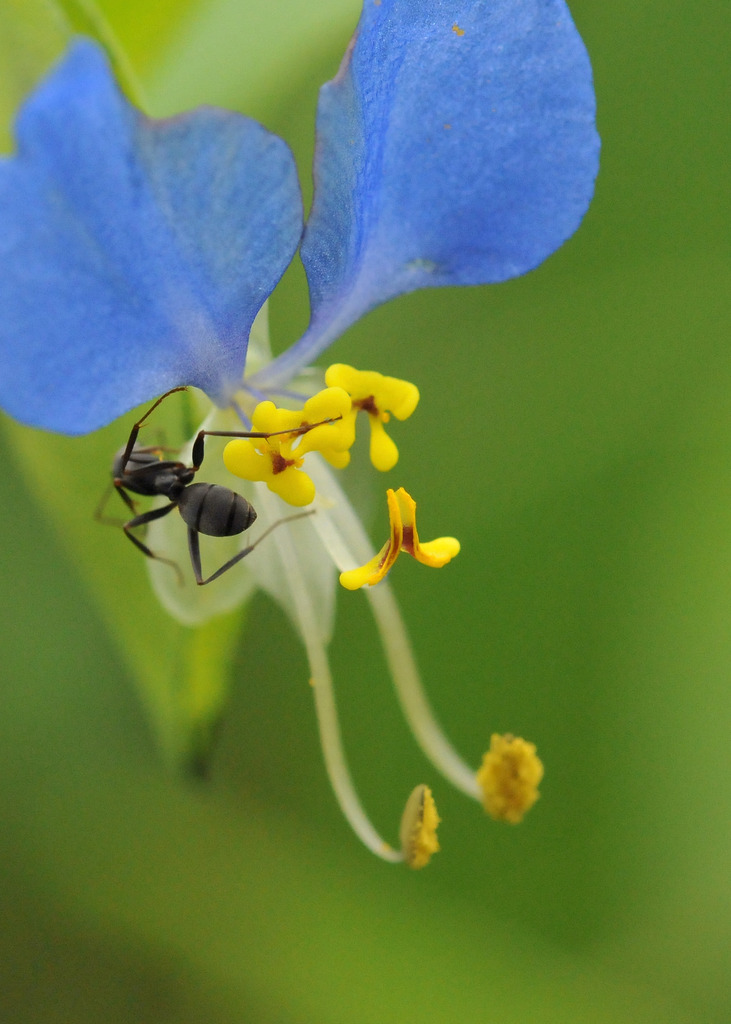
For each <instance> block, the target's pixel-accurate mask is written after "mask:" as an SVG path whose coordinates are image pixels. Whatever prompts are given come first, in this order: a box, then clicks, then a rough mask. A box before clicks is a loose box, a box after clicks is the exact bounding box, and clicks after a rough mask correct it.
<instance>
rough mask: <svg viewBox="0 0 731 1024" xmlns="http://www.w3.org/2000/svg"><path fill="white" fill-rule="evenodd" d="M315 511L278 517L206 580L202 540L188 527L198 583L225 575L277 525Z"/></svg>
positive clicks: (309, 514)
mask: <svg viewBox="0 0 731 1024" xmlns="http://www.w3.org/2000/svg"><path fill="white" fill-rule="evenodd" d="M314 512H315V510H314V509H310V510H309V511H308V512H297V513H296V515H293V516H285V518H284V519H278V520H277V521H276V523H272V525H271V526H270V527H269V528H268V529H266V530H265V531H264V533H262V535H261V537H258V538H257V539H256V540H255V541H254V543H253V544H250V545H249V546H248V547H247V548H243V549H242V550H241V551H239V552H238V554H236V555H234V556H233V558H229V560H228V562H224V564H223V565H222V566H221V568H220V569H216V571H215V572H214V573H213V574H212V575H211V576H209V577H208V579H206V580H204V579H203V571H202V568H201V549H200V542H199V540H198V537H199V534H198V531H197V530H191V529H190V527H188V548H189V550H190V561H191V564H192V566H193V572H194V574H195V581H196V583H197V584H198V586H199V587H202V586H205V584H206V583H213V581H214V580H217V579H218V577H219V576H223V574H224V573H225V572H228V570H229V569H231V568H233V566H234V565H236V563H237V562H240V561H241V559H242V558H246V556H247V555H250V554H251V552H252V551H253V550H254V548H255V547H258V546H259V544H261V542H262V541H263V540H264V538H265V537H268V536H269V534H270V533H271V532H272V530H275V529H276V528H277V526H281V525H282V524H283V523H291V522H294V520H295V519H304V518H305V516H311V515H314Z"/></svg>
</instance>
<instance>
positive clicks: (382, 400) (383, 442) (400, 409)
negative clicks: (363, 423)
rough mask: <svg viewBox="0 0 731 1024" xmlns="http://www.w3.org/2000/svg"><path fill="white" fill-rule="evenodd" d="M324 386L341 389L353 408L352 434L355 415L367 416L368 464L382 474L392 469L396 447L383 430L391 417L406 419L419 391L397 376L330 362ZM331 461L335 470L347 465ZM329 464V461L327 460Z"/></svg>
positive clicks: (396, 453) (351, 415)
mask: <svg viewBox="0 0 731 1024" xmlns="http://www.w3.org/2000/svg"><path fill="white" fill-rule="evenodd" d="M325 383H326V384H327V385H329V386H330V387H341V388H343V390H345V391H347V392H348V394H349V395H350V397H351V399H352V402H353V405H352V411H351V413H350V419H351V421H352V424H353V428H352V429H353V431H355V417H356V415H357V414H358V412H366V413H368V419H369V422H370V425H371V444H370V456H371V462H372V463H373V465H374V466H375V467H376V469H380V470H381V471H382V472H386V471H387V470H389V469H393V467H394V466H395V465H396V463H397V461H398V448H397V447H396V445H395V444H394V442H393V441H392V439H391V438H390V437H389V436H388V434H387V433H386V431H385V428H384V424H385V423H388V421H389V420H390V418H391V414H393V415H394V416H395V417H396V419H397V420H405V419H407V418H408V417H409V416H410V415H411V414H412V412H413V411H414V409H415V408H416V406H417V403H418V401H419V389H418V388H417V387H416V385H415V384H411V383H409V381H406V380H400V379H399V378H398V377H386V376H384V374H382V373H376V372H375V371H373V370H356V369H354V368H353V367H352V366H347V365H346V364H345V363H334V364H333V365H332V366H330V367H329V368H328V370H327V372H326V373H325ZM348 458H349V456H347V458H346V459H345V461H344V462H343V461H342V459H343V456H342V455H341V456H340V460H341V461H340V462H333V463H332V464H333V465H335V466H336V467H337V468H342V466H343V465H347V459H348ZM330 461H332V460H330Z"/></svg>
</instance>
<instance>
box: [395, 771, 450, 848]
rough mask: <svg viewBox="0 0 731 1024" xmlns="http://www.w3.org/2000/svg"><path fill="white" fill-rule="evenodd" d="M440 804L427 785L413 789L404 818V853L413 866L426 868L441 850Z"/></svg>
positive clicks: (402, 842) (402, 836) (402, 818)
mask: <svg viewBox="0 0 731 1024" xmlns="http://www.w3.org/2000/svg"><path fill="white" fill-rule="evenodd" d="M440 820H441V819H440V817H439V815H438V814H437V805H436V804H435V803H434V797H433V796H432V792H431V790H430V789H429V787H428V786H423V785H422V786H417V787H416V789H414V790H413V792H412V793H411V795H410V796H409V799H408V800H407V801H406V807H405V808H404V813H403V815H402V817H401V828H400V833H399V838H400V839H401V852H402V853H403V855H404V860H405V861H406V863H407V864H408V865H409V867H410V868H424V867H426V865H427V864H428V863H429V861H430V860H431V858H432V855H433V854H435V853H438V852H439V840H438V839H437V827H438V825H439V822H440Z"/></svg>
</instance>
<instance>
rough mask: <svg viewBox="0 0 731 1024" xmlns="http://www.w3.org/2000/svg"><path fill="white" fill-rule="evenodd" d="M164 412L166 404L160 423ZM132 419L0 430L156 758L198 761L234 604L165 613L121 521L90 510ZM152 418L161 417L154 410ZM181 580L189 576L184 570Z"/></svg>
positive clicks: (214, 716) (216, 711) (233, 631)
mask: <svg viewBox="0 0 731 1024" xmlns="http://www.w3.org/2000/svg"><path fill="white" fill-rule="evenodd" d="M177 408H178V409H179V408H180V406H178V407H177ZM171 417H172V410H169V411H168V415H167V422H168V423H170V422H171ZM134 419H135V414H130V416H129V417H126V418H125V419H124V420H122V421H117V422H116V423H115V424H113V425H112V426H110V427H107V428H106V429H104V430H101V431H98V432H97V433H95V434H93V435H89V436H87V437H82V438H67V437H61V436H59V435H56V434H46V433H42V432H40V431H35V430H30V429H28V428H25V427H20V426H18V425H16V424H14V423H12V422H10V421H7V422H6V428H5V430H6V436H7V440H8V442H9V446H10V447H11V448H13V449H14V450H15V452H16V454H17V457H18V461H19V465H20V467H21V468H22V470H23V471H24V473H25V477H26V482H27V484H28V485H29V486H30V488H31V489H32V490H33V491H34V492H35V494H36V497H37V499H38V503H39V505H40V506H41V508H42V509H44V510H45V512H46V514H47V516H48V518H49V520H50V521H51V522H52V524H53V526H54V527H55V529H56V531H57V533H58V535H59V537H60V539H61V541H62V542H63V544H64V545H65V546H66V548H67V549H68V550H69V552H70V553H71V557H72V559H73V562H74V564H75V566H76V568H77V570H78V573H79V575H80V577H81V578H82V579H83V580H84V582H85V583H86V584H87V586H88V587H89V589H90V591H91V593H92V594H93V595H94V597H95V599H96V601H97V604H98V607H99V611H100V614H101V616H102V618H103V619H104V620H105V622H106V624H107V628H108V630H109V633H110V635H111V637H112V638H113V640H114V642H115V643H116V645H117V648H118V650H119V652H120V657H121V658H122V659H123V661H125V662H126V664H127V667H128V669H129V670H130V672H131V674H132V676H133V678H134V680H135V683H136V686H137V690H138V692H139V695H140V698H141V700H142V703H143V705H144V707H145V709H146V712H147V714H148V717H149V719H150V721H151V724H152V728H153V730H154V732H155V735H156V737H157V740H158V743H159V746H160V748H161V750H162V752H163V756H164V758H165V760H166V762H167V763H168V764H169V765H171V766H172V767H174V768H182V769H186V770H187V769H189V770H194V771H199V770H200V768H201V766H202V764H203V761H204V759H205V757H206V754H207V752H208V749H209V746H210V738H211V734H212V730H213V729H214V727H215V725H216V723H217V722H218V719H219V716H220V713H221V710H222V708H223V705H224V703H225V700H226V697H227V693H228V683H227V680H228V676H229V663H230V659H231V652H232V648H233V645H234V643H235V640H236V638H237V636H238V633H239V629H240V624H241V620H242V611H241V610H239V611H238V612H235V613H230V614H228V615H224V616H220V617H218V618H216V619H213V620H212V621H211V622H210V623H208V624H207V625H205V626H203V627H200V628H198V629H195V630H194V629H188V628H186V627H184V626H182V625H180V624H179V623H177V622H175V621H174V620H173V619H171V618H170V617H169V616H168V614H167V613H166V612H165V611H163V609H162V608H161V606H160V604H159V603H158V601H157V599H156V598H155V596H154V594H153V592H152V590H151V588H150V585H149V581H148V576H147V567H146V561H145V559H144V558H143V557H141V556H140V557H137V554H136V553H135V551H134V550H133V548H132V545H131V544H130V543H129V542H128V541H127V539H126V538H125V537H124V535H123V533H122V531H121V530H118V529H117V530H115V529H113V528H112V527H109V526H106V525H104V524H102V523H99V522H97V521H95V519H94V510H95V509H96V508H98V506H99V503H100V499H101V498H102V497H103V496H104V494H105V488H108V481H109V476H108V472H109V467H110V466H111V458H112V456H113V454H114V452H115V451H116V450H117V449H118V448H119V447H120V446H121V445H122V444H123V443H124V441H125V439H126V437H127V435H128V433H129V429H130V426H131V423H132V422H133V421H134ZM159 422H160V423H165V422H166V418H165V416H164V414H163V416H162V417H161V419H160V421H159ZM178 426H179V425H178ZM169 436H170V438H171V439H172V438H173V437H175V438H176V439H177V438H178V437H180V436H181V434H180V431H179V429H178V430H173V429H171V431H170V434H169ZM112 497H114V496H113V495H112ZM120 507H121V508H123V507H122V506H121V502H120ZM109 514H110V515H111V514H113V512H112V511H111V510H110V512H109ZM180 525H181V529H182V523H181V524H180ZM186 581H187V585H188V586H192V585H193V584H192V581H191V579H190V578H189V577H188V576H186Z"/></svg>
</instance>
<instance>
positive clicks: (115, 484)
mask: <svg viewBox="0 0 731 1024" xmlns="http://www.w3.org/2000/svg"><path fill="white" fill-rule="evenodd" d="M113 490H116V492H117V494H118V495H119V496H120V498H121V499H122V500H123V501H124V503H125V505H126V506H127V508H128V509H129V510H130V512H131V513H132V515H133V516H136V515H137V506H136V505H135V503H134V502H133V501H132V499H131V498H130V496H129V494H127V492H126V491H125V489H124V488H123V487H122V484H121V481H119V480H111V481H110V482H109V484H108V486H107V488H106V490H105V491H104V494H102V496H101V498H100V499H99V504H98V505H97V507H96V508H95V509H94V518H95V519H96V521H97V522H98V523H104V525H105V526H124V520H123V519H116V518H114V517H113V516H107V515H105V514H104V509H105V508H106V506H107V504H108V502H109V498H110V496H111V493H112V491H113Z"/></svg>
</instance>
